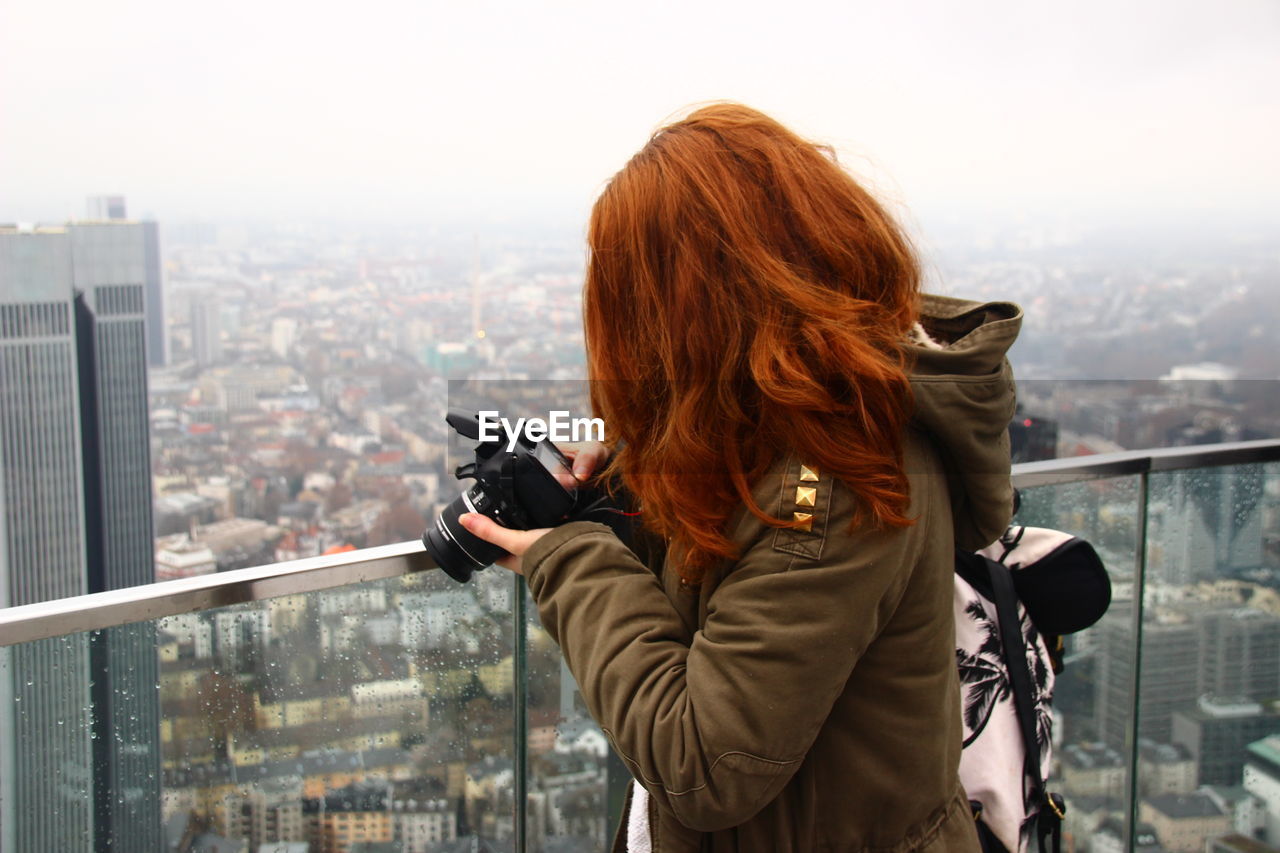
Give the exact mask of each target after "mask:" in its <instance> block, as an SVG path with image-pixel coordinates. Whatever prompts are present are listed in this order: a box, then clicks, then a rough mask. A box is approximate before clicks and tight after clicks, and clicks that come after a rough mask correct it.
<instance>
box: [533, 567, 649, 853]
mask: <svg viewBox="0 0 1280 853" xmlns="http://www.w3.org/2000/svg"><path fill="white" fill-rule="evenodd" d="M522 586H523V585H522ZM524 595H525V602H526V604H525V613H526V614H527V617H526V626H527V627H526V630H527V635H526V636H527V638H528V639H527V647H526V652H525V660H526V679H527V681H526V683H527V685H528V715H527V718H528V726H529V728H528V738H527V741H526V743H527V749H528V765H527V767H528V770H527V772H528V795H527V796H528V824H527V827H528V849H529V850H530V851H542V850H547V851H550V850H555V851H562V853H570V851H584V853H585V851H594V850H607V849H608V848H609V842H610V841H611V839H612V838H613V830H614V824H613V823H612V822H611V821H612V816H613V815H616V814H618V810H617V809H611V808H610V805H611V804H610V802H609V799H610V798H609V794H610V792H611V789H613V788H619V787H623V786H625V784H626V783H628V782H630V781H631V776H630V775H629V774H627V772H626V770H625V769H624V768H623V767H622V765H621V763H620V762H618V761H616V760H613V761H611V760H610V757H611V752H610V749H609V742H608V740H606V739H605V736H604V734H603V733H602V732H601V731H600V727H599V726H597V725H596V723H595V721H594V720H592V719H591V715H590V714H589V713H587V708H586V705H585V704H583V701H582V695H581V694H580V693H579V692H578V686H577V684H576V683H575V682H574V680H573V676H572V675H571V674H570V673H569V669H568V667H566V666H565V663H564V658H563V657H562V656H561V654H560V649H559V648H558V647H557V646H556V644H555V643H554V642H553V641H552V639H551V637H550V635H548V634H547V632H546V631H545V630H544V629H543V628H542V625H541V623H540V622H539V620H538V609H537V607H536V606H535V605H534V603H533V597H532V596H531V595H529V593H528V590H527V589H526V590H525V592H524Z"/></svg>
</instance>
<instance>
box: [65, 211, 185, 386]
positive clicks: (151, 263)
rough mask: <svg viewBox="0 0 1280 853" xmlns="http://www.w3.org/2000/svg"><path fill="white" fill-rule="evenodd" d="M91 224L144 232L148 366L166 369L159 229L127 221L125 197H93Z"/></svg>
mask: <svg viewBox="0 0 1280 853" xmlns="http://www.w3.org/2000/svg"><path fill="white" fill-rule="evenodd" d="M85 211H86V213H87V216H88V219H89V221H90V222H111V223H112V224H113V225H124V224H128V225H130V226H132V227H133V228H135V229H137V230H138V231H140V232H141V235H142V236H141V239H142V246H143V267H142V271H143V281H144V284H145V287H144V289H143V294H144V298H145V299H146V310H145V312H144V313H145V314H146V318H147V364H149V365H151V366H152V367H164V365H165V364H166V363H167V362H168V360H169V332H168V327H167V326H166V325H165V314H164V282H163V281H162V280H161V278H160V228H159V226H157V225H156V223H155V222H150V221H141V222H127V221H126V219H127V217H126V215H125V201H124V196H119V195H97V196H90V197H89V200H88V203H87V204H86V205H85Z"/></svg>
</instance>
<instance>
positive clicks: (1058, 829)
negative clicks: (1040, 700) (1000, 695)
mask: <svg viewBox="0 0 1280 853" xmlns="http://www.w3.org/2000/svg"><path fill="white" fill-rule="evenodd" d="M986 563H987V571H988V573H989V575H990V577H991V590H992V593H993V595H992V598H991V600H992V601H993V602H995V605H996V616H997V619H998V621H999V625H1000V643H1001V645H1002V646H1003V650H1004V662H1005V666H1006V667H1007V668H1008V670H1009V686H1010V687H1011V688H1012V692H1013V705H1014V709H1015V710H1016V711H1017V715H1018V728H1020V729H1021V730H1022V747H1023V751H1024V757H1023V762H1022V772H1023V777H1024V784H1029V786H1030V790H1029V791H1026V792H1025V796H1026V797H1027V800H1028V802H1030V803H1031V804H1032V805H1033V806H1036V807H1038V808H1039V816H1038V818H1037V834H1038V835H1039V839H1040V849H1041V851H1044V850H1045V841H1046V840H1048V841H1049V844H1050V848H1049V849H1051V850H1052V851H1053V853H1058V851H1059V850H1060V849H1061V836H1062V816H1063V814H1064V811H1065V810H1064V808H1063V805H1062V798H1061V797H1059V796H1058V795H1056V794H1053V795H1050V794H1047V793H1046V792H1045V789H1044V776H1042V775H1041V773H1040V744H1039V742H1038V741H1037V740H1036V707H1035V705H1036V700H1035V695H1036V694H1035V690H1034V688H1033V686H1032V683H1031V670H1030V669H1028V668H1027V653H1026V642H1025V640H1024V639H1023V636H1022V620H1021V619H1019V618H1018V594H1017V592H1016V591H1015V590H1014V588H1013V576H1012V575H1011V574H1010V573H1009V569H1008V568H1007V567H1005V566H1004V565H1002V564H1001V563H997V562H995V561H994V560H987V561H986Z"/></svg>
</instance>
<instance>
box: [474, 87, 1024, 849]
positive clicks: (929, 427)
mask: <svg viewBox="0 0 1280 853" xmlns="http://www.w3.org/2000/svg"><path fill="white" fill-rule="evenodd" d="M588 243H589V248H590V252H591V256H590V263H589V266H588V270H587V278H586V285H585V291H584V313H585V327H586V340H587V353H588V363H589V373H590V377H591V378H592V379H593V380H596V381H594V382H593V383H592V401H593V405H594V407H595V408H596V414H597V415H598V416H602V417H604V419H605V424H606V434H607V436H608V438H609V440H610V446H611V449H612V450H613V455H612V457H611V458H610V459H609V463H608V467H607V468H606V472H605V473H608V474H616V475H617V476H618V477H619V478H620V479H621V482H622V483H623V484H624V485H625V486H626V488H627V489H628V490H629V491H630V492H631V493H632V494H633V495H634V496H635V497H636V498H637V499H638V503H639V506H640V507H641V509H642V515H641V518H642V520H643V526H644V528H645V530H646V531H647V532H649V533H651V534H654V539H655V540H656V541H658V542H661V543H663V545H664V547H661V548H658V549H644V552H645V553H646V554H647V555H648V556H647V559H648V565H646V563H645V562H644V561H642V559H641V558H640V557H638V556H637V554H636V553H635V552H634V551H633V550H631V549H630V548H628V547H627V546H626V545H624V544H623V543H622V542H621V541H619V540H618V539H617V538H616V537H615V536H614V535H613V534H612V533H611V532H610V531H609V530H608V528H606V527H604V526H602V525H598V524H593V523H587V522H575V523H570V524H566V525H563V526H562V527H558V528H555V529H554V530H532V531H512V530H507V529H505V528H502V527H500V526H498V525H496V524H494V523H493V522H492V521H490V520H489V519H487V518H484V517H482V516H478V515H471V516H464V517H463V523H464V524H466V526H467V527H468V529H469V530H471V531H472V532H473V533H475V534H476V535H478V536H480V537H482V538H484V539H487V540H489V541H491V542H494V543H495V544H497V545H500V546H501V547H503V548H505V549H506V550H507V551H509V552H510V553H511V554H512V555H513V556H512V557H511V558H509V559H508V560H506V561H505V564H506V565H507V566H508V567H509V568H513V569H515V570H516V571H520V572H522V573H523V574H524V575H525V576H526V578H527V580H528V584H529V589H530V590H531V592H532V595H533V598H534V600H535V601H536V603H537V607H538V611H539V614H540V616H541V618H542V624H543V625H544V626H545V627H546V629H547V631H548V632H549V633H550V634H551V636H552V637H553V638H555V639H556V641H557V642H558V643H559V644H560V646H561V648H562V650H563V652H564V657H565V660H566V662H567V664H568V666H569V669H570V671H571V672H572V673H573V675H574V677H575V678H576V679H577V682H578V684H579V686H580V687H581V689H582V693H583V696H584V698H585V700H586V703H587V706H588V708H589V709H590V711H591V713H592V715H593V716H594V717H595V719H596V720H597V721H598V722H599V724H600V726H601V728H602V729H603V730H604V732H605V734H606V735H607V736H608V737H609V739H610V741H611V742H612V744H613V746H614V748H615V750H616V751H617V753H618V755H619V756H621V757H622V759H623V760H624V761H625V762H626V764H627V766H628V768H629V769H630V770H631V773H632V774H633V776H634V777H635V779H636V780H637V784H636V785H634V786H633V787H632V794H631V796H630V797H629V798H628V815H627V819H626V820H624V822H623V826H622V827H620V829H619V833H618V837H617V839H616V841H615V848H614V849H615V850H661V851H693V850H713V851H731V850H733V851H737V850H750V851H815V850H869V849H875V850H891V851H914V850H964V851H972V850H976V849H977V846H978V842H977V838H976V834H975V830H974V825H973V821H972V817H971V815H970V814H969V809H968V804H967V801H966V799H965V795H964V792H963V791H962V790H961V788H960V784H959V781H958V779H957V766H958V761H959V755H960V743H961V731H960V708H959V694H958V688H957V677H956V665H955V650H954V628H953V623H952V593H953V578H952V566H953V557H952V553H953V547H954V546H955V545H956V544H957V543H958V544H959V545H961V546H962V547H967V548H978V547H982V546H984V545H987V544H988V543H990V542H991V541H993V540H995V539H996V538H997V537H998V535H999V534H1000V533H1001V532H1002V531H1003V529H1004V526H1005V524H1006V523H1007V521H1008V518H1009V513H1010V509H1011V489H1010V484H1009V452H1008V442H1007V438H1006V435H1007V433H1006V428H1007V426H1008V423H1009V419H1010V417H1011V416H1012V413H1013V383H1012V379H1011V376H1010V373H1009V369H1008V364H1007V362H1006V360H1005V358H1004V353H1005V350H1006V349H1007V348H1008V346H1009V345H1010V344H1011V343H1012V341H1013V338H1014V337H1015V336H1016V334H1017V330H1018V326H1019V323H1020V320H1021V316H1020V314H1019V312H1018V310H1017V309H1016V308H1015V307H1014V306H1011V305H1007V304H993V305H978V304H976V303H966V302H961V301H959V300H953V299H945V298H939V297H923V298H922V297H921V295H920V294H919V278H920V274H919V268H918V265H917V262H916V259H915V258H914V256H913V254H912V252H911V249H910V247H909V244H908V241H907V240H906V238H905V237H904V236H903V234H902V232H901V231H900V230H899V228H898V227H897V226H896V225H895V224H894V222H893V221H892V219H891V218H890V217H889V215H888V214H887V213H886V212H885V211H884V209H883V208H882V207H881V206H880V205H879V204H877V203H876V201H875V200H874V199H873V198H872V197H871V196H870V195H869V194H868V193H867V192H866V191H864V190H863V189H862V188H861V187H860V186H859V185H858V184H857V183H856V182H855V181H854V180H853V179H852V178H851V177H850V176H849V175H847V174H846V173H845V172H844V171H843V170H841V169H840V167H839V166H838V165H837V164H836V163H835V162H834V160H833V158H832V157H831V156H830V154H829V153H828V152H827V151H826V150H824V149H822V148H820V147H818V146H814V145H812V144H810V143H807V142H805V141H804V140H802V139H800V138H799V137H797V136H796V135H794V134H793V133H791V132H790V131H788V130H787V129H785V128H784V127H782V126H781V125H779V124H778V123H776V122H774V121H773V120H771V119H769V118H768V117H766V116H764V115H762V114H760V113H758V112H756V111H754V110H751V109H748V108H746V107H742V106H738V105H717V106H711V107H706V108H704V109H700V110H698V111H697V112H694V113H693V114H692V115H690V116H689V117H688V118H686V119H684V120H683V121H678V122H675V123H674V124H671V125H670V126H668V127H665V128H663V129H662V130H660V131H659V132H658V133H657V134H655V135H654V137H653V138H652V139H651V140H650V141H649V143H648V144H647V145H646V146H645V147H644V148H643V149H642V150H641V151H640V152H639V153H638V154H637V155H636V156H635V157H634V158H633V159H632V160H631V162H629V163H628V164H627V165H626V166H625V167H624V168H623V169H622V171H620V172H619V173H618V174H617V175H616V176H615V177H614V178H613V180H612V181H611V182H610V184H609V186H608V187H607V188H606V189H605V191H604V192H603V194H602V195H601V197H600V199H599V200H598V202H597V203H596V205H595V208H594V210H593V211H592V216H591V223H590V228H589V234H588ZM922 324H923V325H922ZM593 462H594V459H590V460H589V459H587V458H586V457H585V456H584V455H580V456H579V459H578V464H579V466H581V467H583V468H589V467H591V464H592V463H593Z"/></svg>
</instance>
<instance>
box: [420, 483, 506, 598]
mask: <svg viewBox="0 0 1280 853" xmlns="http://www.w3.org/2000/svg"><path fill="white" fill-rule="evenodd" d="M476 511H477V510H476V509H474V508H472V507H471V506H469V505H468V503H467V496H466V494H465V493H464V494H461V495H459V496H458V497H456V498H454V499H453V501H452V502H450V504H449V505H448V506H446V507H445V508H444V511H443V512H441V513H440V515H439V517H437V518H436V523H435V524H433V525H431V526H430V527H428V528H427V532H426V533H424V534H422V543H423V544H424V545H426V546H427V551H428V552H430V554H431V556H432V557H434V558H435V561H436V564H437V565H438V566H440V568H442V569H444V571H445V574H447V575H448V576H449V577H451V578H453V579H454V580H456V581H458V583H466V582H467V581H469V580H471V574H472V572H475V571H477V570H479V569H483V568H484V567H485V566H489V565H492V564H493V561H494V560H496V559H498V558H499V557H501V556H502V555H504V554H506V553H507V552H506V551H504V550H502V549H501V548H499V547H498V546H497V545H494V544H493V543H491V542H486V541H484V540H483V539H480V538H478V537H476V536H473V535H472V534H471V533H470V532H469V531H468V530H467V529H466V528H465V527H463V526H462V524H461V523H459V521H458V518H459V517H460V516H461V515H462V514H463V513H465V512H476ZM485 514H486V515H487V514H488V513H485Z"/></svg>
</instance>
